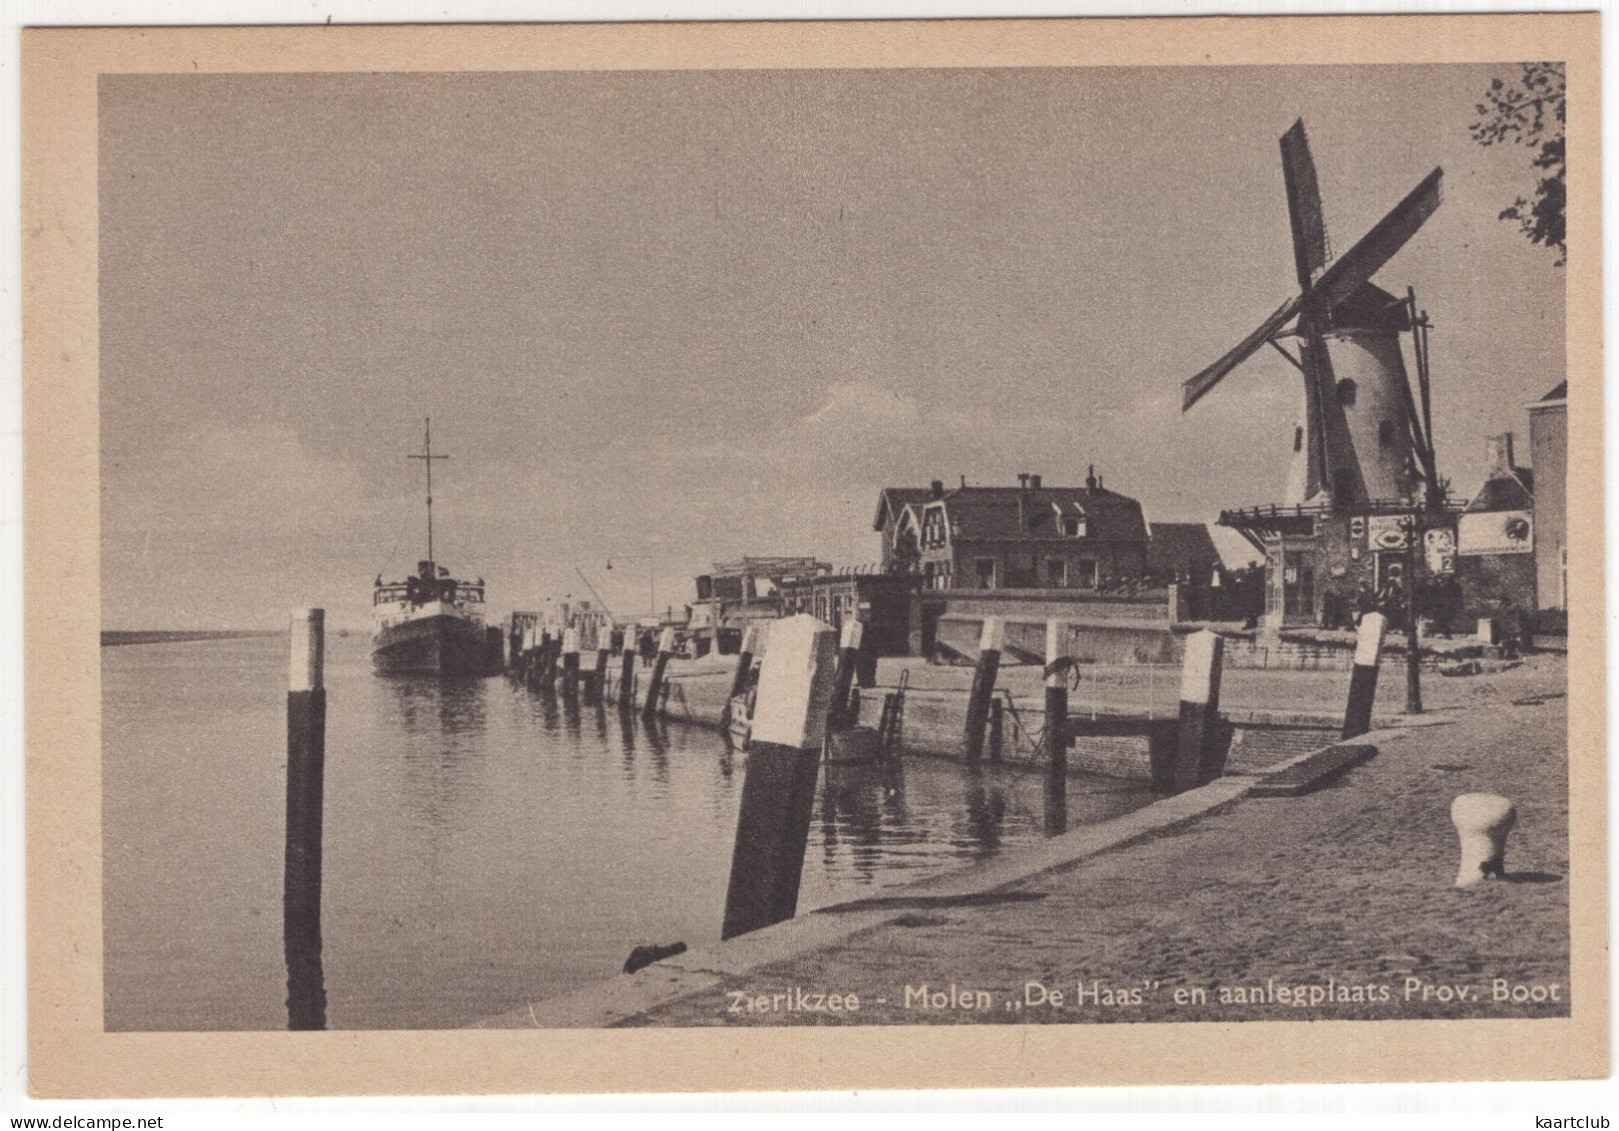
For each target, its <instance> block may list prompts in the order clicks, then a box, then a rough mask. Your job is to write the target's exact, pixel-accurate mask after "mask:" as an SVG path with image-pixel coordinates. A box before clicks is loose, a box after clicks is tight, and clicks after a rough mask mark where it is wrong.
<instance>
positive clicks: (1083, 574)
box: [1072, 558, 1096, 589]
mask: <svg viewBox="0 0 1619 1131" xmlns="http://www.w3.org/2000/svg"><path fill="white" fill-rule="evenodd" d="M1072 584H1073V585H1074V586H1075V587H1076V588H1079V589H1095V588H1096V563H1095V562H1094V561H1092V560H1091V559H1090V558H1084V559H1082V560H1080V561H1077V562H1075V563H1074V571H1073V582H1072Z"/></svg>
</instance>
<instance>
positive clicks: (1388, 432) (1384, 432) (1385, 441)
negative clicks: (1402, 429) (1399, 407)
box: [1377, 420, 1394, 448]
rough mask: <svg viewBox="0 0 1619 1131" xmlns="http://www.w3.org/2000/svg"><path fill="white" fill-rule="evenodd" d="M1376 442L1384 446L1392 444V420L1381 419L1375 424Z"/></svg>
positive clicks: (1387, 446) (1389, 446)
mask: <svg viewBox="0 0 1619 1131" xmlns="http://www.w3.org/2000/svg"><path fill="white" fill-rule="evenodd" d="M1377 442H1378V443H1379V444H1382V445H1383V446H1384V447H1385V448H1392V447H1393V446H1394V421H1392V420H1383V421H1379V422H1378V425H1377Z"/></svg>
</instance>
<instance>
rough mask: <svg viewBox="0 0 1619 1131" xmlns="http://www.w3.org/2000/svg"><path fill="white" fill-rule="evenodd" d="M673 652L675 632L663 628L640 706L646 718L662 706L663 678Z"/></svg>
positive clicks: (671, 629)
mask: <svg viewBox="0 0 1619 1131" xmlns="http://www.w3.org/2000/svg"><path fill="white" fill-rule="evenodd" d="M674 650H675V630H674V629H673V628H665V629H664V630H663V632H661V633H660V634H659V635H658V657H657V659H655V660H653V661H652V677H651V679H649V680H647V685H646V702H645V703H643V704H642V705H641V713H642V714H643V715H646V716H647V717H648V718H651V717H652V716H653V715H655V714H657V713H658V708H659V707H661V706H662V703H661V702H660V700H661V699H662V698H663V676H664V672H665V670H666V669H667V668H668V667H669V656H670V655H671V654H672V653H673V652H674Z"/></svg>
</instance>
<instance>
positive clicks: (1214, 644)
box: [1170, 628, 1225, 793]
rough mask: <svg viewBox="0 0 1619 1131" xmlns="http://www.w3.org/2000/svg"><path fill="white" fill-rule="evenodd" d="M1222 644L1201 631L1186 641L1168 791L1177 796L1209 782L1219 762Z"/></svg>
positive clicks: (1211, 635) (1223, 657)
mask: <svg viewBox="0 0 1619 1131" xmlns="http://www.w3.org/2000/svg"><path fill="white" fill-rule="evenodd" d="M1224 667H1225V640H1224V639H1223V638H1221V637H1220V636H1219V635H1217V634H1216V633H1213V632H1210V631H1209V630H1208V629H1206V628H1205V629H1203V630H1202V631H1201V632H1194V633H1192V635H1191V636H1189V637H1187V638H1186V655H1185V658H1184V659H1183V661H1182V663H1181V706H1180V729H1179V731H1178V734H1177V738H1176V743H1175V768H1174V773H1173V777H1172V780H1171V782H1170V786H1171V788H1172V789H1173V790H1174V791H1175V792H1176V793H1180V792H1182V791H1184V790H1188V789H1192V788H1193V787H1195V786H1198V785H1202V784H1203V783H1205V782H1207V781H1209V780H1210V779H1211V778H1213V777H1214V776H1215V774H1216V764H1217V763H1218V762H1219V760H1220V749H1219V745H1220V679H1221V676H1222V674H1223V670H1224Z"/></svg>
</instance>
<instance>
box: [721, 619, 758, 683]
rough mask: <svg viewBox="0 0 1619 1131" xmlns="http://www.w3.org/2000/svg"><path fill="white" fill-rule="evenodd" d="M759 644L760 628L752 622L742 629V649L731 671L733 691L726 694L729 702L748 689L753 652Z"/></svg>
mask: <svg viewBox="0 0 1619 1131" xmlns="http://www.w3.org/2000/svg"><path fill="white" fill-rule="evenodd" d="M758 644H759V629H758V628H757V627H756V626H754V625H751V624H750V625H748V627H747V628H745V629H743V630H742V650H741V651H740V652H738V653H737V654H736V667H735V668H733V669H732V671H731V693H730V694H729V695H728V696H726V701H727V702H729V701H730V700H732V699H735V698H736V697H737V696H738V695H741V694H742V693H743V692H744V691H746V690H747V688H748V673H749V672H751V671H753V653H754V650H755V649H756V648H757V647H758Z"/></svg>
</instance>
